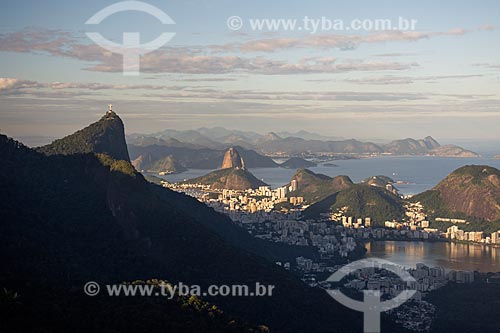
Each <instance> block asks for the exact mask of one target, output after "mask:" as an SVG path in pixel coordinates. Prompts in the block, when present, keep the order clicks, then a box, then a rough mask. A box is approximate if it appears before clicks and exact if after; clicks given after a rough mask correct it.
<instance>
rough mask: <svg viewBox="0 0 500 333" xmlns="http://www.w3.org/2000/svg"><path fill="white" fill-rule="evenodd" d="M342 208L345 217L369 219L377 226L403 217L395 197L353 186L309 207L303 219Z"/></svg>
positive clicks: (363, 186) (402, 210)
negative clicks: (345, 211)
mask: <svg viewBox="0 0 500 333" xmlns="http://www.w3.org/2000/svg"><path fill="white" fill-rule="evenodd" d="M343 207H348V209H347V213H346V215H347V216H352V217H356V218H365V217H371V219H372V221H373V222H374V223H375V224H378V225H383V223H384V222H385V221H387V220H392V219H401V218H402V217H403V216H404V209H403V206H402V204H401V200H400V199H399V198H398V197H397V196H396V195H394V194H392V193H391V192H389V191H387V190H385V189H383V188H380V187H376V186H370V185H365V184H355V185H352V186H350V187H349V188H347V189H345V190H342V191H340V192H338V193H335V194H333V195H330V196H328V197H327V198H325V199H323V200H321V201H319V202H317V203H315V204H313V205H311V206H310V207H308V208H307V209H306V210H305V211H304V217H306V218H313V217H317V216H319V214H320V213H326V212H329V211H331V210H335V211H336V210H339V209H341V208H343Z"/></svg>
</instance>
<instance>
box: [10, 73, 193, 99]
mask: <svg viewBox="0 0 500 333" xmlns="http://www.w3.org/2000/svg"><path fill="white" fill-rule="evenodd" d="M187 88H189V86H180V85H172V86H162V85H149V84H140V85H127V84H104V83H95V82H57V81H56V82H38V81H32V80H24V79H19V78H8V77H0V95H27V94H29V95H33V94H36V95H38V96H42V95H43V96H46V97H47V96H50V95H51V96H61V97H64V96H65V94H66V96H69V95H70V94H71V95H78V94H80V95H84V94H87V93H85V92H83V91H89V92H92V91H93V92H95V91H99V90H125V91H130V90H148V91H151V90H165V89H168V90H173V91H175V90H183V89H187ZM200 88H202V87H200ZM42 90H45V91H42ZM70 90H77V91H76V92H69V91H70ZM51 91H52V92H51ZM56 91H57V93H55V92H56ZM63 91H64V92H63Z"/></svg>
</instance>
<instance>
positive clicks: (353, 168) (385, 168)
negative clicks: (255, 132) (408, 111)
mask: <svg viewBox="0 0 500 333" xmlns="http://www.w3.org/2000/svg"><path fill="white" fill-rule="evenodd" d="M331 163H333V164H335V165H337V166H336V167H332V166H324V165H318V166H317V167H314V168H309V169H310V170H312V171H314V172H316V173H322V174H325V175H328V176H331V177H333V176H338V175H346V176H349V177H350V178H351V179H352V180H353V181H354V182H360V181H362V180H363V179H366V178H368V177H371V176H377V175H383V176H388V177H391V178H392V179H393V180H394V181H396V182H397V181H399V182H401V183H400V184H396V185H395V186H396V188H397V189H398V190H399V191H400V192H401V193H402V194H417V193H420V192H423V191H426V190H429V189H431V188H433V187H434V186H435V185H436V184H437V183H439V181H440V180H442V179H443V178H444V177H446V176H447V175H448V174H449V173H451V172H452V171H453V170H455V169H457V168H459V167H461V166H464V165H471V164H475V165H490V166H493V167H495V168H499V169H500V160H495V159H493V158H482V157H481V158H449V157H428V156H411V157H374V158H363V159H352V160H337V161H333V162H331ZM249 170H250V172H252V173H253V174H254V175H255V176H256V177H257V178H259V179H262V180H263V181H264V182H266V183H267V184H269V185H271V187H272V188H276V187H279V186H282V185H284V184H287V183H288V182H289V181H290V178H291V177H292V176H293V174H294V173H295V170H293V169H284V168H256V169H249ZM210 171H212V170H199V169H191V170H188V171H186V172H183V173H180V174H174V175H165V176H162V178H164V179H165V180H167V181H169V182H178V181H181V180H184V179H190V178H194V177H198V176H202V175H205V174H207V173H209V172H210Z"/></svg>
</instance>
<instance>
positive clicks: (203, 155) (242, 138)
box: [127, 127, 479, 173]
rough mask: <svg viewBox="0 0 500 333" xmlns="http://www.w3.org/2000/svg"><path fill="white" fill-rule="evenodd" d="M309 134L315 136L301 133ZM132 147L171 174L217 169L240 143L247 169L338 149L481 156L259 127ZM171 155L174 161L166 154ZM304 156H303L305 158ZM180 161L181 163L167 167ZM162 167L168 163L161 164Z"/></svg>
mask: <svg viewBox="0 0 500 333" xmlns="http://www.w3.org/2000/svg"><path fill="white" fill-rule="evenodd" d="M298 133H299V134H301V135H302V136H303V137H307V138H311V137H315V136H314V135H312V134H311V133H308V132H304V131H302V132H298ZM127 141H128V149H129V152H130V157H131V159H132V163H133V164H134V166H135V167H136V168H137V169H138V170H141V171H150V172H158V171H165V172H169V173H173V172H179V171H181V170H183V169H216V168H218V167H219V166H220V164H221V161H222V158H223V156H224V153H225V151H226V150H227V149H228V148H229V147H234V148H235V149H237V150H238V151H239V153H240V154H241V155H242V156H243V157H244V159H245V161H246V162H247V165H246V166H247V168H274V167H279V166H281V167H285V168H304V167H312V166H313V162H311V161H307V160H304V159H303V157H307V158H310V157H311V156H313V157H314V156H316V155H317V156H321V155H323V154H333V155H332V158H334V157H335V156H338V158H345V157H346V156H347V157H348V158H352V157H363V156H367V155H380V156H384V155H392V156H399V155H405V156H440V157H478V156H479V155H478V154H476V153H474V152H472V151H469V150H466V149H463V148H461V147H458V146H455V145H445V146H441V145H440V144H439V143H438V142H437V141H436V140H435V139H433V138H432V137H426V138H424V139H421V140H414V139H404V140H396V141H392V142H390V143H388V144H385V145H380V144H375V143H371V142H362V141H357V140H354V139H351V140H342V141H332V140H326V141H321V140H318V139H305V138H301V137H281V136H280V135H278V134H276V133H272V132H271V133H268V134H266V135H260V134H257V133H254V132H243V131H230V130H227V129H224V128H222V127H216V128H213V129H207V128H202V129H199V130H196V131H195V130H189V131H177V130H165V131H163V132H158V133H154V134H151V135H144V134H133V135H129V136H128V137H127ZM269 156H289V157H291V159H290V161H288V162H286V163H283V164H281V165H279V164H278V163H276V162H275V161H273V160H272V159H271V158H270V157H269ZM167 157H168V163H165V162H164V159H165V158H167ZM298 158H302V160H299V159H298ZM169 165H175V166H176V167H175V168H167V166H169ZM159 166H160V167H161V166H165V167H163V170H160V169H162V168H159Z"/></svg>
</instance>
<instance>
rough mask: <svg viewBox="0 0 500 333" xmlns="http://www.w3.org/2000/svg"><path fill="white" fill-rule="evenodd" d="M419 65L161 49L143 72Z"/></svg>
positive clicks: (107, 63)
mask: <svg viewBox="0 0 500 333" xmlns="http://www.w3.org/2000/svg"><path fill="white" fill-rule="evenodd" d="M415 66H418V64H417V63H400V62H385V61H361V60H349V59H348V60H344V61H338V60H337V59H335V58H304V59H300V60H299V61H298V62H295V63H292V62H287V61H283V60H270V59H265V58H262V57H256V58H243V57H239V56H213V55H171V54H168V53H164V52H161V51H157V52H153V53H150V54H147V55H145V56H144V57H142V59H141V72H144V73H187V74H228V73H252V74H262V75H291V74H313V73H345V72H355V71H385V70H398V71H399V70H408V69H410V68H412V67H415ZM87 69H88V70H92V71H99V72H121V71H122V66H121V62H120V61H117V59H104V61H103V62H102V63H100V64H98V65H95V66H92V67H89V68H87Z"/></svg>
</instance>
